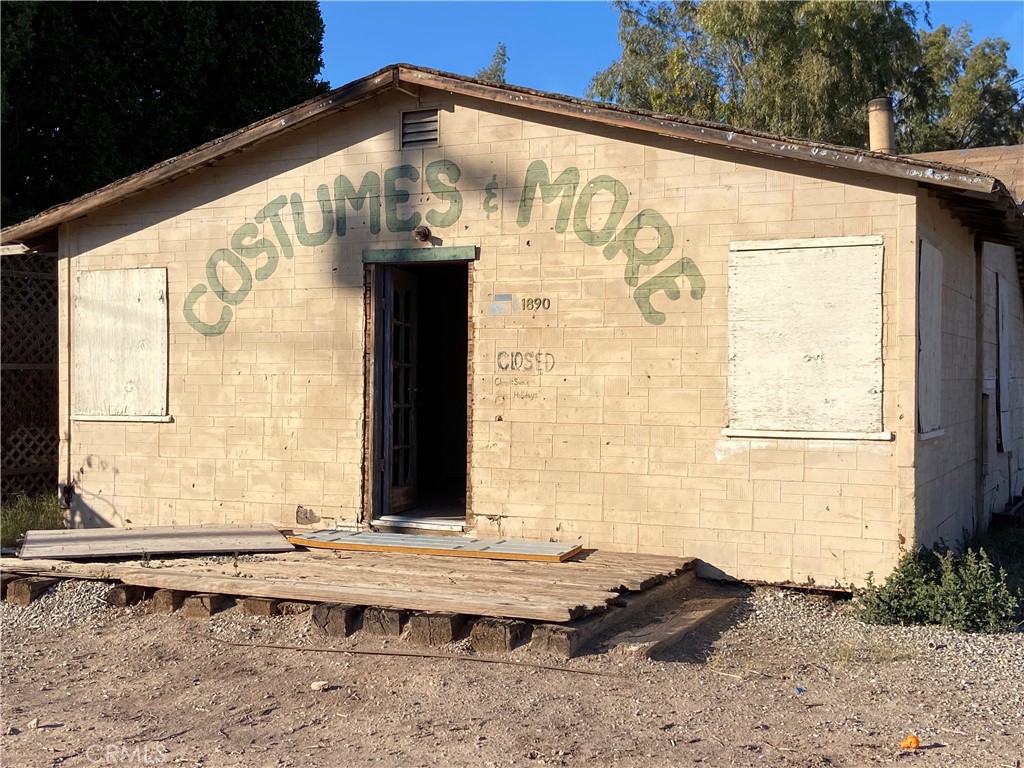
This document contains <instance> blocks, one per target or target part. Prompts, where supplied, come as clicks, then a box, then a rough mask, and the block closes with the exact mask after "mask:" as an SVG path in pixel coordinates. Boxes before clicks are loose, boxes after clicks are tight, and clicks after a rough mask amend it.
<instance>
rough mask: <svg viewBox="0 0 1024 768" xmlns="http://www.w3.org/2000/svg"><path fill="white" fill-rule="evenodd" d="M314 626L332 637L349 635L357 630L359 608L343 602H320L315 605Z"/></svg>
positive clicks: (311, 618)
mask: <svg viewBox="0 0 1024 768" xmlns="http://www.w3.org/2000/svg"><path fill="white" fill-rule="evenodd" d="M310 620H311V621H312V622H313V626H315V627H316V628H317V629H319V630H320V631H321V632H323V633H324V634H326V635H328V636H330V637H348V636H349V635H351V634H352V633H353V632H355V631H356V626H357V625H358V622H359V609H358V608H357V607H356V606H354V605H342V604H341V603H320V604H319V605H315V606H313V613H312V614H311V616H310Z"/></svg>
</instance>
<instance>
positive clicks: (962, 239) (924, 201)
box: [914, 192, 978, 546]
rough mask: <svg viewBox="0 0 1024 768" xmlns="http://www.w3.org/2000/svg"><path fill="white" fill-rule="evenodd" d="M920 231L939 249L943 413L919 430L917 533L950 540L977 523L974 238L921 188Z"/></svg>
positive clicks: (925, 541) (922, 539)
mask: <svg viewBox="0 0 1024 768" xmlns="http://www.w3.org/2000/svg"><path fill="white" fill-rule="evenodd" d="M918 225H919V230H918V231H919V234H920V236H921V237H922V238H924V239H926V240H927V241H928V242H929V243H931V244H932V245H933V246H934V247H936V248H937V249H938V250H939V251H941V253H942V381H941V392H942V411H941V413H942V417H941V418H942V420H941V431H940V433H939V434H938V436H936V437H925V438H921V437H920V436H919V437H918V440H917V447H916V462H915V465H916V468H917V472H916V477H917V482H916V485H917V500H916V510H917V515H916V517H917V526H916V530H915V537H914V540H915V541H916V542H917V543H918V544H921V545H924V546H930V545H931V544H933V543H935V542H936V541H939V540H943V541H945V542H946V543H947V544H950V545H953V544H956V543H957V542H960V541H961V540H963V538H964V536H965V533H966V534H967V535H970V534H971V533H973V532H974V529H975V509H976V496H977V473H978V465H977V460H976V455H977V432H976V427H975V425H976V412H975V409H976V406H977V384H978V382H977V370H976V369H977V344H976V339H977V336H976V332H977V331H976V328H977V318H976V311H977V308H976V302H977V290H976V275H975V264H976V256H975V253H974V237H973V236H972V234H971V233H970V232H969V231H968V230H967V229H965V228H964V227H962V226H961V225H960V224H959V222H957V221H956V220H955V219H953V218H952V217H951V215H950V214H949V212H948V211H946V210H944V209H942V208H940V207H939V204H938V201H936V200H934V199H932V198H930V197H929V196H928V195H927V193H925V192H921V193H920V194H919V200H918Z"/></svg>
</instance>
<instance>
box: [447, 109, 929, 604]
mask: <svg viewBox="0 0 1024 768" xmlns="http://www.w3.org/2000/svg"><path fill="white" fill-rule="evenodd" d="M466 107H467V108H471V107H472V105H470V104H467V105H466ZM458 111H459V108H458V106H457V107H456V112H457V113H458ZM477 128H478V132H477V134H476V140H477V142H479V143H483V142H484V141H492V140H493V138H495V137H496V136H498V135H500V137H501V143H493V144H491V146H490V148H489V150H488V151H489V153H490V156H491V157H495V156H497V157H503V158H504V170H505V172H506V174H508V178H509V183H508V184H507V185H506V186H505V194H504V197H503V204H502V226H501V235H500V236H496V237H495V239H494V240H493V241H489V240H488V239H487V238H484V239H482V241H481V245H482V253H483V254H484V256H483V257H482V258H481V260H480V262H479V263H478V264H477V265H476V269H475V285H476V295H475V301H474V305H475V313H476V314H475V321H476V329H477V330H476V337H475V346H476V349H477V353H476V356H475V359H474V368H475V370H476V371H477V374H476V376H475V378H474V382H473V397H474V416H475V418H474V424H473V432H474V447H473V454H472V461H471V464H472V470H471V475H472V480H473V488H474V490H473V498H474V513H475V516H476V521H477V531H478V533H479V534H480V535H503V536H523V537H530V538H542V539H547V538H553V539H561V540H571V539H575V538H580V539H581V540H582V541H583V542H584V543H585V544H586V545H587V546H596V547H604V548H610V549H620V550H623V551H643V552H652V553H663V554H689V555H695V556H697V557H700V558H702V559H703V560H704V561H706V562H707V563H709V564H710V565H711V566H713V569H714V570H716V571H717V572H719V573H721V574H725V575H729V576H738V577H744V578H760V579H769V580H773V581H787V580H793V581H799V582H806V581H815V582H817V583H827V584H831V583H835V582H838V583H843V584H848V583H850V582H858V581H861V580H862V579H863V577H864V576H865V575H866V573H867V572H868V571H874V572H875V573H876V574H878V575H881V574H884V573H887V572H888V570H889V569H890V568H891V567H892V565H893V564H894V563H895V561H896V559H897V557H898V554H899V550H900V546H901V541H905V540H906V538H907V537H908V536H911V535H912V532H913V512H912V505H913V495H914V489H913V451H912V437H913V432H912V428H911V429H908V427H909V425H910V424H912V422H913V419H912V414H913V410H912V409H913V395H912V389H913V387H912V377H913V370H914V359H915V358H914V355H915V354H916V352H915V350H916V342H915V340H914V332H915V330H914V329H915V325H914V324H915V319H914V318H915V315H914V295H915V286H916V272H915V268H914V253H915V238H916V222H915V215H914V208H915V204H916V202H915V187H914V185H913V184H909V183H896V182H879V181H878V180H869V179H867V178H865V177H863V176H857V175H855V174H843V173H839V172H831V171H823V170H821V169H817V168H812V167H798V166H796V165H795V164H787V163H779V162H775V161H769V160H764V159H757V158H752V157H747V156H744V155H742V154H741V153H738V152H730V151H728V150H724V149H718V148H709V147H701V148H699V149H698V148H696V147H689V148H681V147H680V145H679V144H677V143H674V142H668V141H663V140H657V139H655V140H652V139H651V137H649V136H643V135H641V134H634V133H630V132H628V131H616V130H609V129H602V128H594V129H591V130H588V131H586V132H583V131H582V130H581V126H580V125H579V124H572V123H569V122H566V121H559V120H553V119H550V120H544V121H538V120H537V117H536V115H531V114H530V113H528V112H526V111H521V110H516V109H504V110H494V109H493V108H492V110H491V111H489V112H486V113H479V114H478V116H477ZM463 135H465V136H466V137H467V138H472V130H471V128H469V129H467V130H466V131H464V134H463ZM555 148H557V150H556V149H555ZM538 160H542V161H544V163H545V171H546V176H545V181H547V180H552V181H554V180H555V179H557V178H559V177H560V175H561V174H563V173H567V172H569V173H572V172H571V171H570V170H569V169H577V170H578V172H579V182H578V189H577V190H576V194H574V195H572V200H571V202H570V203H569V206H570V210H571V211H572V212H573V216H569V217H566V216H565V215H564V214H563V213H562V212H561V210H560V204H561V200H560V199H559V198H552V199H551V200H550V201H548V202H546V203H545V202H543V201H542V197H541V196H539V195H538V196H537V198H536V201H535V202H534V203H533V206H532V207H531V209H530V217H529V220H528V221H526V222H523V221H522V217H521V216H520V215H519V214H520V212H521V209H522V179H523V177H524V174H525V172H526V170H527V169H528V168H529V167H530V164H531V163H536V162H537V161H538ZM572 178H575V175H574V174H573V175H572ZM609 178H610V179H614V180H615V181H616V182H618V183H619V184H620V185H621V189H624V190H626V192H627V202H626V203H625V207H624V208H623V213H622V215H621V219H619V218H615V220H616V221H618V222H619V225H620V227H621V226H624V225H626V224H627V222H629V221H630V220H631V219H632V218H633V217H634V216H635V215H637V214H638V213H639V212H640V211H642V210H653V211H656V212H657V213H658V214H660V216H661V217H663V219H664V220H665V221H666V222H667V223H668V226H669V227H670V228H671V232H672V237H673V246H672V248H671V250H670V251H669V253H668V254H667V255H665V256H663V257H662V260H661V261H657V260H654V259H652V261H656V262H657V263H654V264H648V263H646V262H644V263H642V264H641V265H640V269H639V275H638V279H637V284H636V285H633V284H631V283H630V281H629V280H628V279H626V278H627V277H628V273H627V272H626V263H627V260H626V258H625V257H624V256H623V255H622V253H621V251H620V252H619V253H615V254H613V256H612V258H608V257H607V254H606V252H605V251H604V250H603V249H602V247H601V245H600V244H598V245H591V244H588V242H587V241H586V237H587V235H588V234H589V232H593V231H597V230H600V229H601V228H602V226H604V225H605V224H606V223H607V222H608V221H609V216H612V217H617V214H615V213H612V211H613V207H612V200H613V194H612V193H610V192H602V193H601V194H600V195H595V196H594V197H593V198H591V200H590V210H589V215H588V216H585V218H584V220H583V222H582V223H579V222H577V220H576V217H575V214H576V213H577V211H578V210H579V211H582V212H584V213H587V209H586V205H585V203H581V202H580V199H581V197H584V194H583V192H584V191H585V190H587V189H588V186H587V185H588V184H601V185H602V189H610V188H618V187H616V186H615V185H614V184H613V183H612V182H610V181H608V179H609ZM516 182H517V183H516ZM591 188H592V187H591ZM566 218H568V221H566ZM581 231H582V233H583V234H582V235H581V234H580V232H581ZM620 231H621V229H618V228H617V229H616V232H617V233H618V232H620ZM641 234H642V235H643V236H644V237H645V238H646V239H645V240H644V241H643V242H642V243H640V242H639V238H638V244H640V245H641V248H640V250H642V251H644V252H647V253H652V252H654V251H655V249H656V247H657V245H658V243H659V240H658V238H657V236H656V233H655V232H654V230H653V229H648V230H644V231H643V232H642V233H641ZM871 234H875V235H882V236H883V237H884V238H885V263H884V270H883V272H884V274H883V276H882V279H883V282H884V293H885V302H884V307H883V321H884V324H885V331H884V338H883V340H882V341H883V357H884V363H885V367H884V382H883V387H884V389H885V392H886V395H885V397H884V411H885V413H884V425H885V429H886V430H890V431H893V432H895V433H897V440H895V441H892V442H874V441H867V440H807V439H743V438H726V437H723V436H722V429H723V428H724V427H726V426H728V424H727V403H726V396H727V395H726V393H727V381H726V371H727V362H728V344H727V324H728V305H727V300H728V284H727V259H728V250H729V243H730V242H732V241H735V240H751V239H766V240H768V239H780V238H786V237H801V238H803V237H829V236H863V235H871ZM492 253H493V259H491V260H489V259H488V258H487V256H488V255H490V254H492ZM681 258H686V259H689V260H691V261H692V263H693V265H694V266H695V267H696V269H697V270H698V271H699V275H700V279H701V280H703V293H702V295H700V297H699V298H696V297H695V296H694V295H693V293H692V289H694V288H695V285H694V283H693V282H691V281H689V280H688V279H687V278H685V277H676V278H675V279H674V284H675V285H676V286H677V287H678V291H679V294H678V296H676V295H675V294H666V293H662V294H654V295H653V298H652V299H651V305H652V307H653V309H654V310H655V312H656V313H663V315H664V317H663V318H661V317H660V316H659V317H658V319H659V320H661V322H660V324H658V323H652V322H650V321H649V320H648V318H647V317H646V316H645V315H644V313H643V311H642V310H641V307H640V305H639V304H638V303H637V287H639V286H642V285H643V283H644V281H645V280H648V279H650V278H651V277H652V276H655V275H657V274H659V273H660V272H661V271H662V270H665V268H666V267H667V266H668V265H671V264H673V263H676V262H677V261H678V260H679V259H681ZM641 260H642V259H641ZM907 262H909V268H908V267H907V266H906V264H907ZM509 295H511V297H512V303H511V306H510V307H509V308H508V309H507V311H505V310H503V311H498V312H495V311H493V306H494V303H495V301H496V299H497V298H498V297H502V296H509ZM897 297H899V299H897ZM529 298H533V299H535V300H536V299H540V300H542V301H549V302H550V306H549V308H543V306H544V305H542V308H541V309H534V310H530V309H527V308H526V306H525V305H524V304H523V299H529ZM794 300H799V296H798V295H796V296H794ZM535 303H536V302H535ZM528 352H533V353H537V352H540V353H542V354H544V355H545V356H547V355H550V356H551V357H550V358H548V357H545V360H548V359H550V360H551V361H552V362H551V369H550V370H547V369H545V370H544V371H543V372H541V373H537V372H536V371H535V370H526V367H527V366H528V363H527V362H524V363H523V365H522V367H521V368H520V369H518V370H516V369H515V365H514V363H510V361H513V360H515V359H516V358H514V357H512V356H513V355H516V354H522V355H524V357H523V358H522V359H523V360H524V361H526V360H527V358H526V357H525V355H526V353H528ZM535 357H536V356H535ZM766 385H769V384H766ZM908 396H909V398H908ZM908 407H909V408H910V410H909V411H908ZM901 445H910V446H911V448H910V449H909V450H907V449H903V450H899V446H901ZM901 537H902V538H901Z"/></svg>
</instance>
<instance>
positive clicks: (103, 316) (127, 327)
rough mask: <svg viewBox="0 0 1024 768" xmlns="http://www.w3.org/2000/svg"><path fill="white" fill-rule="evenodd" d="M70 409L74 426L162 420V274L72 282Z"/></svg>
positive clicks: (95, 275) (81, 276)
mask: <svg viewBox="0 0 1024 768" xmlns="http://www.w3.org/2000/svg"><path fill="white" fill-rule="evenodd" d="M71 328H72V334H71V337H72V341H71V349H72V352H71V356H72V361H73V368H74V373H73V378H72V382H71V392H72V403H73V405H72V410H73V415H74V417H75V418H80V419H139V420H145V419H154V418H160V417H164V416H166V414H167V271H166V270H165V269H115V270H108V271H97V272H79V273H78V274H77V275H76V276H75V287H74V309H73V314H72V318H71Z"/></svg>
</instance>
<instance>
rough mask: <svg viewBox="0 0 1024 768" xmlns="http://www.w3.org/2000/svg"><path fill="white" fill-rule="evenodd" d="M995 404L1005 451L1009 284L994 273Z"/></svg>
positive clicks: (1008, 435) (1008, 434)
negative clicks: (997, 409)
mask: <svg viewBox="0 0 1024 768" xmlns="http://www.w3.org/2000/svg"><path fill="white" fill-rule="evenodd" d="M996 279H997V281H998V283H997V286H996V287H997V290H996V311H997V315H996V317H997V318H998V319H997V326H996V344H997V360H998V362H997V365H998V370H997V371H996V406H997V407H998V408H999V450H1000V451H1001V452H1002V453H1007V452H1009V450H1010V447H1011V446H1012V445H1013V430H1012V428H1011V426H1010V425H1011V421H1010V412H1011V409H1010V326H1009V323H1010V319H1009V318H1010V284H1009V282H1008V281H1007V279H1006V277H1005V276H1004V275H996Z"/></svg>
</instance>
